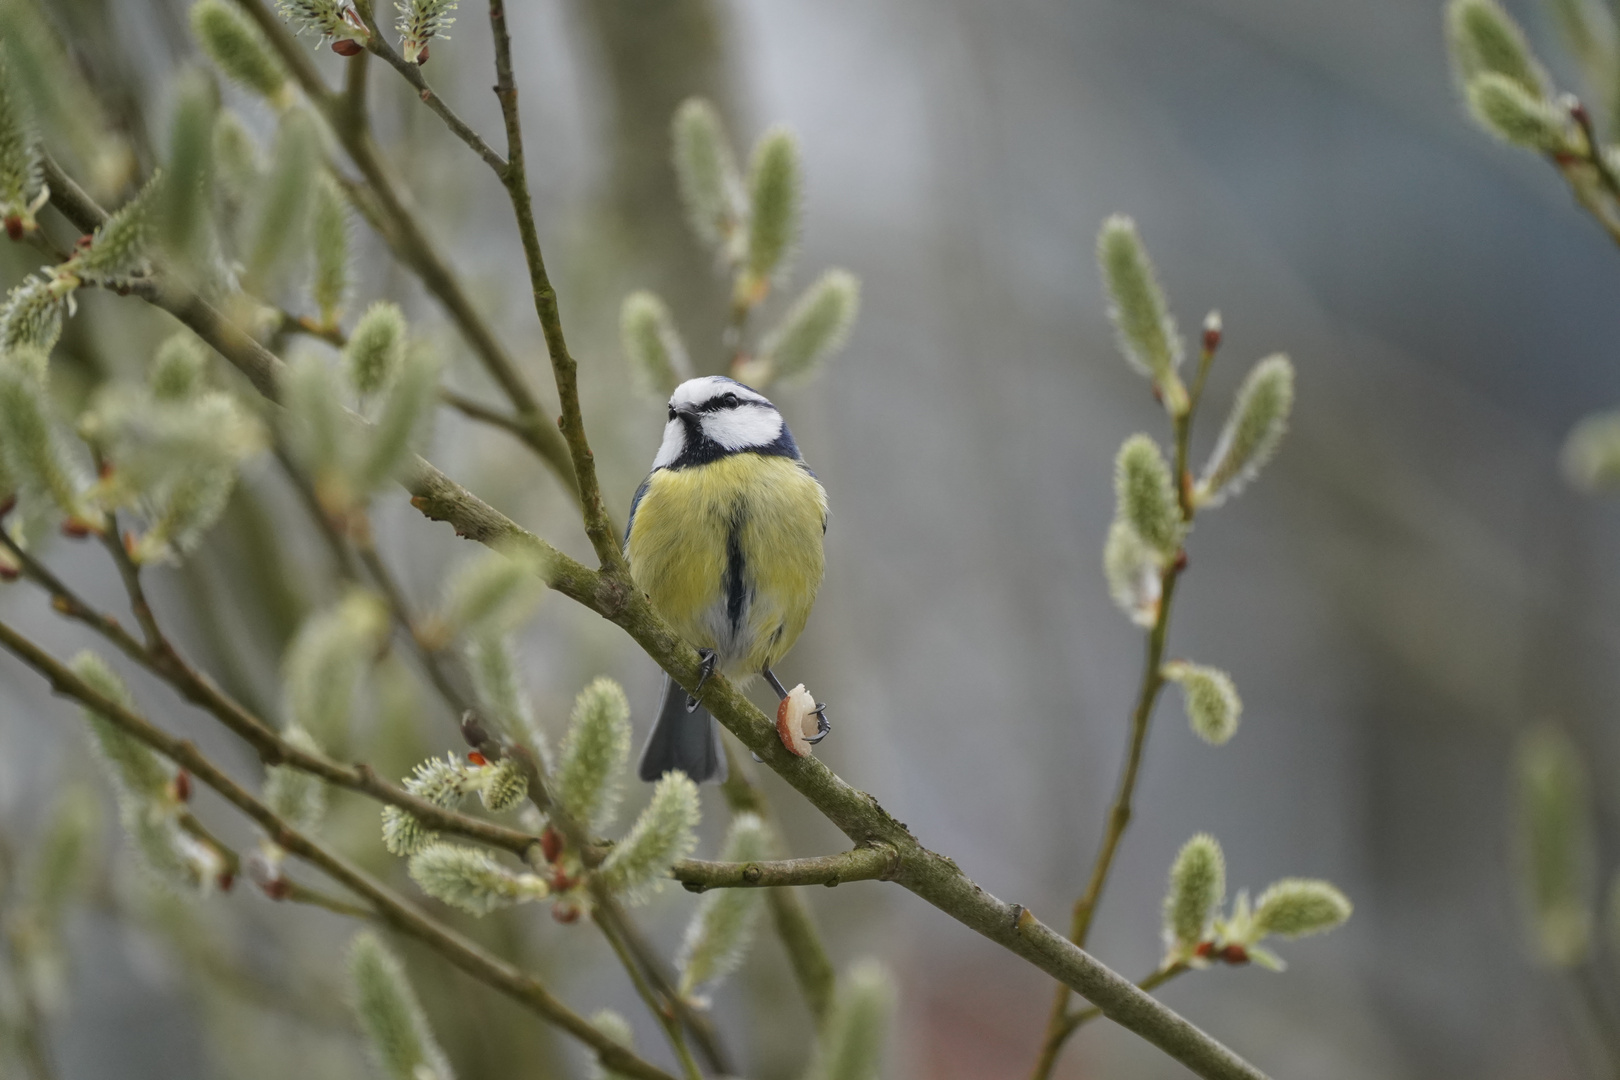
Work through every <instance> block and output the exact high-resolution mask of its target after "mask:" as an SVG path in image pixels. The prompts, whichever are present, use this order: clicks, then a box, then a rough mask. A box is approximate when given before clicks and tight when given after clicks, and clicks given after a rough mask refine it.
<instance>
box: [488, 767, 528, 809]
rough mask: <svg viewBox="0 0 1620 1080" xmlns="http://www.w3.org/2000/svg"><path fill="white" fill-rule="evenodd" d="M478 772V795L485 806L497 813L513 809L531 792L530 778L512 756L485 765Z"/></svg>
mask: <svg viewBox="0 0 1620 1080" xmlns="http://www.w3.org/2000/svg"><path fill="white" fill-rule="evenodd" d="M478 774H479V775H478V778H477V781H476V782H477V784H478V797H479V798H480V799H482V800H483V802H484V806H485V807H487V808H488V809H490V810H494V811H496V812H497V813H498V812H500V811H502V810H510V809H512V807H514V806H516V805H518V804H519V803H520V802H522V801H523V799H524V797H525V796H527V795H528V794H529V778H528V777H527V776H525V775H524V774H523V770H522V769H521V768H519V767H518V764H517V762H515V761H513V760H512V759H511V758H502V759H501V760H500V761H497V762H496V763H495V764H493V765H485V766H483V767H482V768H480V769H479V770H478Z"/></svg>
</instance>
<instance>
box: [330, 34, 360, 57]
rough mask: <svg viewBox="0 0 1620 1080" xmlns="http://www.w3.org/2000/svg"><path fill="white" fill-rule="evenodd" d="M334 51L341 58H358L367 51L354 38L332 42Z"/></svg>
mask: <svg viewBox="0 0 1620 1080" xmlns="http://www.w3.org/2000/svg"><path fill="white" fill-rule="evenodd" d="M332 51H333V52H335V53H337V54H338V55H339V56H358V55H359V54H360V53H362V52H364V51H365V49H364V48H363V47H362V46H361V44H360V43H359V42H358V41H355V40H354V39H353V38H338V39H337V40H336V41H334V42H332Z"/></svg>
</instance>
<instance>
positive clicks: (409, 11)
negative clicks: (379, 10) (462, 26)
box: [394, 0, 457, 64]
mask: <svg viewBox="0 0 1620 1080" xmlns="http://www.w3.org/2000/svg"><path fill="white" fill-rule="evenodd" d="M456 3H457V0H397V2H396V3H395V4H394V7H395V8H397V9H398V10H399V18H398V19H397V20H395V22H394V26H395V28H396V29H397V30H398V31H399V51H400V55H401V56H403V57H405V60H406V61H407V62H408V63H412V64H420V63H422V62H423V61H424V60H426V59H427V50H428V42H430V41H432V40H433V39H434V38H435V37H442V38H444V39H445V40H446V41H448V40H450V38H449V35H448V34H446V33H445V31H446V30H448V29H450V26H451V24H452V23H454V22H455V21H456V20H455V19H453V18H451V16H450V13H451V12H452V11H454V10H456Z"/></svg>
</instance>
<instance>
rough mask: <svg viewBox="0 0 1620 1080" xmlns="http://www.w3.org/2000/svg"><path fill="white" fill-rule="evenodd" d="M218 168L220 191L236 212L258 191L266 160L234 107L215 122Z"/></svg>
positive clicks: (226, 110) (215, 150)
mask: <svg viewBox="0 0 1620 1080" xmlns="http://www.w3.org/2000/svg"><path fill="white" fill-rule="evenodd" d="M214 168H215V174H216V179H217V181H218V184H219V194H220V195H221V196H222V197H223V198H224V200H225V204H226V207H227V209H228V210H229V211H230V213H231V214H232V215H235V214H237V213H239V212H240V211H241V209H242V207H243V206H245V205H246V204H247V201H248V199H249V198H250V197H251V196H252V195H253V194H254V193H255V192H256V191H257V190H258V188H259V181H260V179H261V178H262V177H263V175H264V163H263V162H262V161H261V160H260V159H259V145H258V143H257V142H255V141H254V138H253V135H252V133H251V132H249V131H248V129H247V125H246V124H244V123H242V118H241V117H240V116H238V115H237V114H236V113H234V112H232V111H231V110H230V109H221V110H220V111H219V115H218V117H217V118H216V119H215V122H214Z"/></svg>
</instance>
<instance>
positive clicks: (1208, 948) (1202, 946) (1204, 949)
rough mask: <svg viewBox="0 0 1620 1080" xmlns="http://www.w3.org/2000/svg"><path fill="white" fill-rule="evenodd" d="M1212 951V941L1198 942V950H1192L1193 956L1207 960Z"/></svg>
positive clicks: (1213, 945) (1213, 944)
mask: <svg viewBox="0 0 1620 1080" xmlns="http://www.w3.org/2000/svg"><path fill="white" fill-rule="evenodd" d="M1214 951H1215V943H1214V942H1213V941H1200V942H1199V943H1198V948H1196V949H1194V950H1193V955H1194V956H1197V957H1201V958H1202V959H1205V960H1207V959H1209V957H1210V954H1211V953H1213V952H1214Z"/></svg>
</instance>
